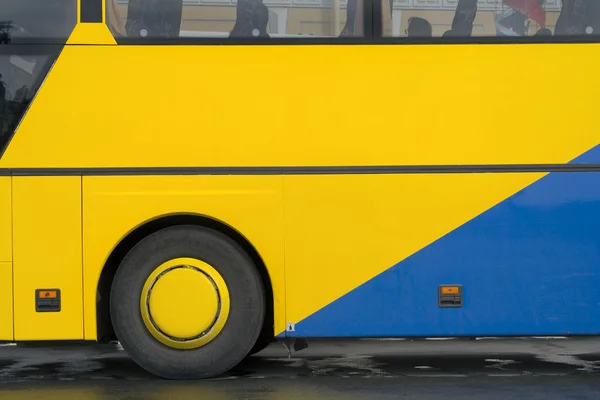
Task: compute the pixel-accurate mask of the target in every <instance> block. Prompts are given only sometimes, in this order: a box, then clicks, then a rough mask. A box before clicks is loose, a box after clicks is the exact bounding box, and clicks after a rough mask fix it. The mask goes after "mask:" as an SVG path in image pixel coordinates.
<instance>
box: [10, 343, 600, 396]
mask: <svg viewBox="0 0 600 400" xmlns="http://www.w3.org/2000/svg"><path fill="white" fill-rule="evenodd" d="M2 399H11V400H20V399H27V400H30V399H57V400H58V399H61V400H87V399H90V400H105V399H106V400H108V399H130V400H137V399H140V400H142V399H143V400H163V399H165V400H166V399H174V400H188V399H203V400H204V399H206V400H242V399H244V400H245V399H248V400H259V399H260V400H279V399H285V400H342V399H344V400H346V399H348V400H363V399H364V400H379V399H423V400H432V399H436V400H437V399H465V400H471V399H472V400H475V399H477V400H483V399H503V400H504V399H518V400H529V399H569V400H579V399H600V340H599V339H576V340H566V339H511V340H444V341H432V340H424V341H373V340H361V341H354V342H329V341H323V342H309V347H308V348H307V349H304V350H302V351H300V352H292V354H291V357H290V356H289V354H288V351H287V349H286V348H285V347H283V345H282V344H281V343H277V344H274V345H273V346H271V347H269V348H268V349H266V350H265V351H263V352H261V353H260V354H257V355H256V356H254V357H251V358H249V359H247V360H246V361H244V362H243V363H242V364H241V365H240V366H238V367H237V368H236V369H235V370H233V371H231V373H229V374H227V375H225V376H222V377H219V378H215V379H210V380H206V381H184V382H181V381H164V380H160V379H157V378H154V377H153V376H151V375H149V374H148V373H146V372H145V371H143V370H142V369H140V368H138V367H137V366H136V365H135V364H134V363H133V362H132V361H131V360H130V359H129V358H128V357H127V355H126V354H125V353H124V352H123V351H120V350H119V348H118V347H117V346H114V345H105V346H98V345H96V346H87V347H81V346H71V347H66V348H60V349H58V348H53V349H48V348H29V347H27V348H20V347H17V346H5V345H4V346H1V347H0V400H2Z"/></svg>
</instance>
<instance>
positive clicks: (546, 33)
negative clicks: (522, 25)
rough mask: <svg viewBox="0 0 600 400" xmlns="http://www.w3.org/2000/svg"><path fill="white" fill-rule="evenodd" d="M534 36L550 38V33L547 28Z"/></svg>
mask: <svg viewBox="0 0 600 400" xmlns="http://www.w3.org/2000/svg"><path fill="white" fill-rule="evenodd" d="M534 36H552V31H551V30H550V29H548V28H542V29H540V30H539V31H537V32H536V33H535V35H534Z"/></svg>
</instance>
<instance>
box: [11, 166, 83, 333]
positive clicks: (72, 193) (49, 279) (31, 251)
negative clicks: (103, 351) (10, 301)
mask: <svg viewBox="0 0 600 400" xmlns="http://www.w3.org/2000/svg"><path fill="white" fill-rule="evenodd" d="M81 229H82V227H81V177H78V176H67V177H59V176H49V177H14V178H13V230H14V231H13V232H14V312H15V340H81V339H83V297H82V243H81V235H82V231H81ZM36 289H60V297H61V309H60V311H58V312H37V311H36Z"/></svg>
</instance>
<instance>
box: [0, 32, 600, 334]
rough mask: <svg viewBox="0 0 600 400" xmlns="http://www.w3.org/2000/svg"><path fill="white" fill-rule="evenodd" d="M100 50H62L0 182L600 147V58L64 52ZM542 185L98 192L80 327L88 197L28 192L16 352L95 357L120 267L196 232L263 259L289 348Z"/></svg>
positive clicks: (34, 184) (549, 157)
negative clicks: (45, 349)
mask: <svg viewBox="0 0 600 400" xmlns="http://www.w3.org/2000/svg"><path fill="white" fill-rule="evenodd" d="M84 25H85V26H84ZM88 42H89V43H91V44H97V45H95V46H78V45H67V46H66V48H65V49H64V50H63V52H62V54H61V56H60V57H59V59H58V61H57V62H56V64H55V66H54V67H53V69H52V72H51V73H50V75H49V76H48V78H47V79H46V81H45V82H44V85H43V86H42V89H41V90H40V92H39V93H38V95H37V96H36V99H35V101H34V102H33V104H32V105H31V107H30V109H29V111H28V114H27V116H26V118H25V119H24V120H23V122H22V123H21V124H20V126H19V129H18V132H17V134H16V135H15V137H14V138H13V140H12V141H11V144H10V146H9V147H8V149H7V151H6V153H5V155H4V156H3V157H2V159H0V168H10V167H15V168H16V167H25V168H32V167H39V168H45V167H66V168H73V167H172V166H313V165H316V166H328V165H329V166H331V165H424V164H425V165H449V164H450V165H457V164H461V165H464V164H520V163H564V162H568V161H569V160H571V159H573V158H575V157H576V156H578V155H580V154H581V153H584V152H585V151H586V150H588V149H590V148H592V147H593V146H595V145H597V144H598V143H600V136H599V135H598V134H597V131H598V128H599V127H598V122H597V118H595V117H596V115H595V114H596V108H595V104H596V103H595V99H596V98H597V97H598V96H599V95H600V86H599V85H597V84H595V83H594V81H593V79H592V80H591V81H590V77H593V76H595V74H596V71H597V70H598V69H599V67H600V59H599V58H598V57H592V56H590V54H595V53H596V52H597V51H598V50H600V44H586V45H583V44H582V45H558V44H557V45H550V44H544V45H502V46H500V45H476V46H475V45H472V46H469V45H452V46H442V45H426V46H417V45H411V46H403V45H398V46H115V45H113V44H114V41H112V40H111V39H109V38H108V36H107V30H106V28H104V27H100V26H99V25H95V24H79V25H78V26H77V27H76V29H75V31H74V32H73V35H72V36H71V38H70V39H69V43H70V44H80V43H88ZM499 60H500V61H499ZM548 65H552V68H548ZM242 66H243V67H242ZM242 69H243V73H240V71H241V70H242ZM570 71H577V73H576V74H572V73H570ZM507 82H510V84H507ZM515 88H519V90H515ZM565 99H567V100H565ZM571 99H577V100H576V101H571ZM557 105H560V112H557V111H555V109H554V108H553V107H558V106H557ZM49 132H50V134H49ZM540 176H541V174H486V175H396V176H394V175H382V176H290V177H277V176H175V177H166V176H160V177H156V176H147V177H84V178H83V181H84V188H83V200H84V211H83V214H84V215H83V218H84V226H83V238H84V261H83V281H84V283H83V290H84V300H83V302H84V317H85V318H82V317H81V314H80V313H81V304H79V303H78V302H77V301H76V299H75V297H76V296H75V294H76V293H78V290H79V292H80V291H81V283H78V282H79V281H80V280H81V270H80V268H81V265H80V264H79V265H77V264H76V259H77V256H78V255H79V257H80V258H81V244H80V241H79V242H78V243H79V244H75V241H76V240H80V239H81V238H80V237H79V236H77V235H78V234H77V232H78V231H77V229H81V226H80V224H81V221H80V220H78V219H77V218H79V213H80V212H81V210H80V204H79V198H78V197H77V196H78V195H79V187H78V186H77V185H76V182H78V180H79V179H80V178H76V177H66V178H20V177H19V178H15V179H16V180H17V181H18V182H20V183H19V185H17V186H19V187H20V189H18V190H16V189H15V188H13V190H15V192H14V194H13V198H14V204H13V205H14V207H15V209H14V214H13V215H14V218H15V226H14V268H15V270H14V271H15V272H14V273H15V290H16V291H15V310H16V318H15V324H16V325H15V332H16V333H17V336H18V337H19V335H21V337H22V338H32V337H34V336H35V335H38V334H39V333H38V332H42V331H40V330H39V329H37V328H38V327H39V326H46V324H49V325H50V326H51V327H52V329H51V332H50V333H49V334H48V335H47V334H46V333H44V338H46V339H48V338H49V337H47V336H51V337H50V338H55V337H61V338H67V337H69V338H70V337H73V338H75V337H80V336H81V334H80V333H79V331H78V330H77V329H79V330H80V329H81V325H78V324H83V321H85V325H84V337H85V339H88V340H94V339H96V288H97V283H98V278H99V276H100V272H101V270H102V268H103V266H104V263H105V261H106V259H107V257H108V256H109V254H110V252H111V251H112V249H113V248H114V247H115V246H116V245H117V243H118V242H119V241H120V240H121V239H122V238H123V237H124V236H125V235H126V234H127V233H128V232H130V231H131V230H132V229H134V228H135V227H137V226H139V225H141V224H143V223H144V222H146V221H149V220H152V219H154V218H157V217H159V216H162V215H171V214H174V213H191V214H201V215H206V216H210V217H212V218H215V219H217V220H220V221H223V222H225V223H227V224H229V225H230V226H232V227H234V228H235V229H237V230H238V231H239V232H240V233H242V234H243V235H244V236H245V237H246V238H248V239H249V241H250V242H251V243H252V244H253V245H254V246H255V247H256V248H257V250H258V252H259V254H260V255H261V257H262V258H263V260H264V261H265V263H266V265H267V268H268V269H269V274H270V276H271V279H272V283H273V287H274V292H275V294H274V301H275V332H276V333H279V332H281V331H283V330H284V327H285V322H286V321H291V322H297V321H299V320H301V319H302V318H304V317H306V316H307V315H309V314H311V313H312V312H314V311H316V310H318V309H319V308H321V307H323V306H324V305H326V304H328V303H329V302H331V301H333V300H335V299H336V298H338V297H339V296H341V295H343V294H344V293H347V292H348V291H349V290H352V289H353V288H355V287H356V286H358V285H360V284H362V283H364V282H365V281H366V280H368V279H370V278H372V277H373V276H375V275H376V274H378V273H380V272H382V271H383V270H385V269H386V268H388V267H390V266H391V265H393V264H395V263H397V262H398V261H400V260H401V259H403V258H405V257H407V256H408V255H410V254H412V253H413V252H415V251H417V250H419V249H420V248H422V247H424V246H426V245H427V244H429V243H431V242H432V241H434V240H435V239H436V238H439V237H440V236H442V235H443V234H445V233H447V232H449V231H451V230H452V229H454V228H456V227H457V226H459V225H461V224H462V223H464V222H466V221H468V220H469V219H470V218H473V217H474V216H476V215H478V214H479V213H481V212H483V211H484V210H486V209H488V208H489V207H491V206H493V205H494V204H497V203H498V202H499V201H501V200H503V199H504V198H506V197H508V196H509V195H511V194H513V193H514V192H516V191H518V190H519V189H521V188H523V187H525V186H527V185H528V184H530V183H531V182H533V181H534V180H535V179H537V178H539V177H540ZM28 179H30V180H28ZM2 181H4V183H0V185H2V184H3V185H6V183H5V182H6V181H5V179H4V178H2ZM284 181H285V188H284V186H283V183H284ZM55 182H56V183H55ZM284 189H285V190H284ZM3 193H6V190H5V189H2V187H1V186H0V196H2V194H3ZM76 197H77V199H76ZM40 199H43V201H41V200H40ZM1 201H3V200H2V197H0V202H1ZM4 202H6V200H4ZM0 213H2V211H0ZM284 218H285V224H286V228H285V245H284ZM17 220H18V221H17ZM4 221H8V219H5V220H0V239H1V238H3V237H5V236H6V235H7V233H6V222H4ZM59 222H60V223H59ZM2 224H4V225H2ZM78 224H79V225H78ZM3 229H4V230H3ZM8 243H9V242H8V241H5V242H2V243H0V254H4V255H6V254H7V253H6V249H7V247H6V246H8ZM32 249H33V250H32ZM284 249H285V257H284ZM3 258H7V257H5V256H4V257H3ZM284 265H286V268H287V270H286V271H285V273H284ZM77 268H79V270H78V269H77ZM340 271H343V272H340ZM285 274H287V291H288V292H286V278H285V276H286V275H285ZM78 279H79V281H78ZM54 283H55V284H54ZM58 285H62V286H61V288H62V287H64V288H67V289H68V290H67V291H66V292H65V293H63V300H64V301H65V304H64V311H63V312H61V313H58V314H36V313H34V311H33V310H34V307H33V291H32V288H33V287H34V286H35V287H43V286H58ZM78 285H79V286H78ZM286 293H287V294H286ZM79 295H80V293H79ZM286 297H287V307H288V308H287V313H288V314H289V315H288V316H287V317H286V306H285V302H286ZM55 321H56V322H55Z"/></svg>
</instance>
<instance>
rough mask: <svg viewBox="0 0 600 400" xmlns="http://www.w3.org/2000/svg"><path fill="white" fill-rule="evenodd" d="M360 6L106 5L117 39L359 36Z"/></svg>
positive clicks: (265, 1) (322, 2)
mask: <svg viewBox="0 0 600 400" xmlns="http://www.w3.org/2000/svg"><path fill="white" fill-rule="evenodd" d="M362 7H363V6H362V0H339V1H338V0H237V1H236V0H108V6H107V21H108V24H109V27H110V29H111V31H112V32H113V35H114V36H115V37H116V38H117V40H118V38H122V37H126V38H129V39H131V38H137V39H139V40H140V41H143V40H152V39H157V38H161V39H162V38H171V39H177V38H186V37H188V38H189V37H200V38H225V39H226V38H273V37H278V38H286V37H289V38H316V37H339V36H358V37H360V36H363V9H362Z"/></svg>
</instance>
